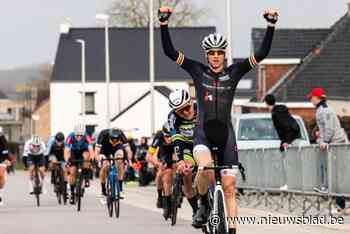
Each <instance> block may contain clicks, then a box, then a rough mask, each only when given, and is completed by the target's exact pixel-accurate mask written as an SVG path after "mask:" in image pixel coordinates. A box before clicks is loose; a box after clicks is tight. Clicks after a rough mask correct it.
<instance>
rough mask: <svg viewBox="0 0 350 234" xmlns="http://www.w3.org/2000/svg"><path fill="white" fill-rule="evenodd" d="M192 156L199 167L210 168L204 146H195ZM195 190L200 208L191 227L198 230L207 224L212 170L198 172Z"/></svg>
mask: <svg viewBox="0 0 350 234" xmlns="http://www.w3.org/2000/svg"><path fill="white" fill-rule="evenodd" d="M193 156H194V158H195V160H196V162H197V165H198V166H199V167H205V166H212V165H213V160H212V157H211V152H210V150H209V148H208V147H206V146H205V145H197V146H195V148H194V149H193ZM196 184H197V190H198V193H199V195H200V201H201V202H200V208H199V209H198V211H197V213H196V215H195V216H194V218H193V223H192V225H193V226H194V227H196V228H200V227H201V226H202V225H203V224H205V223H206V222H207V219H208V216H209V200H208V187H209V185H215V173H214V170H198V172H197V176H196Z"/></svg>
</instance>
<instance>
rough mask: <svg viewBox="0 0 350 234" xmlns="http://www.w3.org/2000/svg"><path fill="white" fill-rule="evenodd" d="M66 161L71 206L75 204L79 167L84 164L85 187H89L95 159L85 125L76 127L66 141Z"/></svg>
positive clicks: (79, 124)
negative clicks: (92, 164) (92, 163)
mask: <svg viewBox="0 0 350 234" xmlns="http://www.w3.org/2000/svg"><path fill="white" fill-rule="evenodd" d="M64 159H65V161H66V162H67V164H68V167H69V173H70V175H69V176H68V182H69V185H70V190H71V196H70V201H69V202H70V204H72V205H73V204H75V182H76V173H77V166H78V165H79V164H81V163H82V165H83V171H82V173H83V176H84V178H85V187H89V186H90V184H89V177H90V170H91V163H90V162H91V160H92V159H94V151H93V147H92V142H91V140H90V138H89V137H88V136H87V135H86V133H85V125H84V124H81V123H78V124H76V125H75V127H74V132H72V133H71V134H69V136H68V137H67V139H66V144H65V149H64Z"/></svg>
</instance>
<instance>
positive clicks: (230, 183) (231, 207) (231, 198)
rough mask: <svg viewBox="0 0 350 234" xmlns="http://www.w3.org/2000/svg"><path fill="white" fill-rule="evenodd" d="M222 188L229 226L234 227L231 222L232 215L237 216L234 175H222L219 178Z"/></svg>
mask: <svg viewBox="0 0 350 234" xmlns="http://www.w3.org/2000/svg"><path fill="white" fill-rule="evenodd" d="M221 182H222V188H223V190H224V194H225V205H226V212H227V217H228V219H227V220H228V222H229V228H236V224H235V223H234V222H233V220H234V219H233V217H237V202H236V193H235V187H236V177H235V176H222V178H221Z"/></svg>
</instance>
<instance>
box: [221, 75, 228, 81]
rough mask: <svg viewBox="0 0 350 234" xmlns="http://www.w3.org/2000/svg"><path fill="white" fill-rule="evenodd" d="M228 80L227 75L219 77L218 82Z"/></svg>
mask: <svg viewBox="0 0 350 234" xmlns="http://www.w3.org/2000/svg"><path fill="white" fill-rule="evenodd" d="M229 79H231V77H230V76H229V75H226V76H221V77H219V78H218V80H219V81H227V80H229Z"/></svg>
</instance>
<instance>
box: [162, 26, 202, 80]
mask: <svg viewBox="0 0 350 234" xmlns="http://www.w3.org/2000/svg"><path fill="white" fill-rule="evenodd" d="M160 30H161V37H162V45H163V50H164V53H165V55H166V56H167V57H169V58H170V59H171V60H173V61H174V62H176V63H177V64H178V65H179V66H181V68H183V69H184V70H186V71H187V72H189V73H190V74H192V73H193V72H194V71H195V68H197V67H198V66H200V63H199V62H196V61H194V60H191V59H188V58H187V57H185V55H184V53H183V52H181V51H177V50H175V48H174V46H173V43H172V40H171V37H170V33H169V29H168V25H161V26H160Z"/></svg>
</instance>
